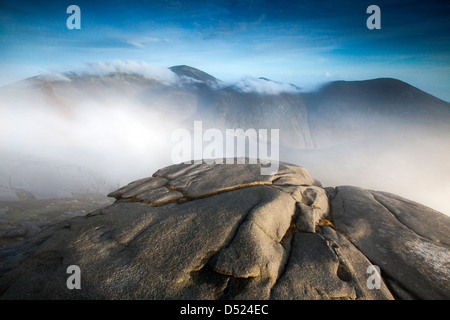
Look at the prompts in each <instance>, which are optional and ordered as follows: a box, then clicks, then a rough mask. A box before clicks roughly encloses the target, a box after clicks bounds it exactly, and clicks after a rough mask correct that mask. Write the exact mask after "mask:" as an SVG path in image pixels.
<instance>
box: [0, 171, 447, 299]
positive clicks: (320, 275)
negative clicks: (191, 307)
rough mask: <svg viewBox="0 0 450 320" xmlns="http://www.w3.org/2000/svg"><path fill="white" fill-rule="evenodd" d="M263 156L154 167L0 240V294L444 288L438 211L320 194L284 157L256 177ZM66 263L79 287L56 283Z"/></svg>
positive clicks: (121, 295) (165, 295) (219, 294)
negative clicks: (15, 238) (30, 230)
mask: <svg viewBox="0 0 450 320" xmlns="http://www.w3.org/2000/svg"><path fill="white" fill-rule="evenodd" d="M261 165H262V164H261V163H257V164H248V163H247V164H237V163H235V164H206V163H197V164H180V165H172V166H169V167H165V168H162V169H160V170H158V171H156V172H155V173H154V174H153V175H152V176H151V177H147V178H143V179H140V180H137V181H135V182H132V183H130V184H128V185H126V186H124V187H122V188H120V189H118V190H117V191H114V192H112V193H110V196H111V197H114V198H116V202H115V203H114V204H112V205H110V206H107V207H105V208H103V209H99V210H96V211H94V212H91V213H89V214H88V215H86V216H83V217H76V218H73V219H70V220H67V221H66V222H63V223H59V224H55V225H52V226H49V227H47V228H46V229H44V230H43V231H42V232H40V233H38V234H37V235H36V236H34V237H32V238H31V239H29V240H27V241H25V242H22V243H18V244H14V245H12V246H9V247H4V248H1V249H0V261H1V262H0V297H1V298H3V299H11V298H30V299H34V298H42V299H50V298H52V299H74V298H75V299H393V298H398V299H448V298H449V297H450V292H449V289H448V281H449V280H450V278H449V277H450V274H449V269H448V263H447V262H448V261H449V258H450V251H449V244H450V239H449V236H448V235H449V234H450V232H449V231H450V219H449V218H448V217H447V216H445V215H443V214H441V213H439V212H436V211H433V210H432V209H429V208H427V207H425V206H422V205H420V204H418V203H415V202H412V201H409V200H407V199H404V198H401V197H398V196H395V195H392V194H388V193H384V192H376V191H371V190H367V189H362V188H358V187H351V186H342V187H336V188H326V189H324V188H322V186H321V184H320V182H318V181H317V180H314V179H313V178H312V177H311V175H310V174H309V173H308V171H307V170H306V169H305V168H302V167H299V166H296V165H292V164H288V163H285V162H281V163H279V170H278V172H277V173H275V174H273V175H266V176H263V175H261V174H260V169H261ZM70 265H76V266H78V267H79V268H80V270H81V288H82V289H81V290H68V289H67V286H66V281H67V278H68V276H69V275H68V274H67V273H66V270H67V267H69V266H70ZM373 265H376V266H377V267H379V270H380V273H381V276H380V277H375V278H374V274H373V273H372V272H371V271H370V270H372V269H371V268H373V267H372V266H373ZM376 275H377V274H375V276H376Z"/></svg>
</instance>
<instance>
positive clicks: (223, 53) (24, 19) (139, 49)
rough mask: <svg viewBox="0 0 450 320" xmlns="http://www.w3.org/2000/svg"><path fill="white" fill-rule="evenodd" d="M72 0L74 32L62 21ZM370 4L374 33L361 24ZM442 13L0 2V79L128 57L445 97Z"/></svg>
mask: <svg viewBox="0 0 450 320" xmlns="http://www.w3.org/2000/svg"><path fill="white" fill-rule="evenodd" d="M71 4H76V5H78V6H79V7H80V8H81V30H69V29H67V27H66V20H67V18H68V17H69V14H67V13H66V8H67V7H68V6H69V5H71ZM371 4H376V5H378V6H379V7H380V8H381V30H369V29H367V27H366V19H367V18H368V17H369V15H368V14H367V13H366V8H367V7H368V6H369V5H371ZM449 16H450V3H449V2H448V1H409V0H403V1H400V0H394V1H380V0H370V1H343V0H336V1H292V0H291V1H262V0H260V1H245V0H240V1H225V0H223V1H212V0H210V1H189V0H186V1H182V0H180V1H151V0H148V1H136V0H135V1H122V0H111V1H107V2H103V1H79V0H71V1H48V0H41V1H17V0H15V1H9V0H8V1H5V0H0V85H5V84H8V83H11V82H13V81H17V80H20V79H22V78H26V77H29V76H33V75H37V74H41V73H46V72H55V71H69V70H73V69H77V68H80V67H83V66H85V65H86V64H87V63H95V62H99V61H112V60H135V61H143V62H146V63H148V64H154V65H157V66H163V67H170V66H173V65H178V64H187V65H191V66H193V67H197V68H199V69H202V70H203V71H206V72H208V73H210V74H212V75H214V76H216V77H218V78H220V79H222V80H225V81H236V80H238V79H240V78H242V77H245V76H257V77H259V76H264V77H267V78H271V79H273V80H277V81H282V82H290V83H294V84H296V85H299V86H301V87H305V88H308V87H311V86H312V85H315V84H318V83H322V82H325V81H331V80H340V79H343V80H363V79H371V78H377V77H394V78H398V79H401V80H403V81H406V82H408V83H411V84H412V85H415V86H417V87H419V88H421V89H423V90H425V91H427V92H429V93H432V94H434V95H436V96H438V97H439V98H442V99H444V100H447V101H450V22H449V21H450V19H448V17H449Z"/></svg>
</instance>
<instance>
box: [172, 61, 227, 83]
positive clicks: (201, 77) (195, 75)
mask: <svg viewBox="0 0 450 320" xmlns="http://www.w3.org/2000/svg"><path fill="white" fill-rule="evenodd" d="M169 70H171V71H172V72H174V73H175V74H177V75H178V76H180V77H183V76H184V77H189V78H192V79H194V80H197V81H200V82H204V83H206V84H212V85H218V84H219V82H220V81H219V80H218V79H217V78H215V77H213V76H212V75H210V74H208V73H206V72H203V71H201V70H199V69H196V68H193V67H190V66H187V65H179V66H173V67H170V68H169Z"/></svg>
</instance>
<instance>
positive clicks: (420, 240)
mask: <svg viewBox="0 0 450 320" xmlns="http://www.w3.org/2000/svg"><path fill="white" fill-rule="evenodd" d="M336 190H337V194H336V196H335V197H334V199H333V200H332V202H331V205H332V210H333V219H334V225H335V227H336V228H337V229H338V230H340V231H341V232H342V233H343V234H345V235H346V236H347V237H348V239H349V240H350V241H351V242H352V243H353V244H354V245H355V246H356V247H357V248H358V249H359V250H360V251H361V252H363V253H364V255H365V256H366V257H367V258H368V259H369V260H370V261H372V263H374V264H376V265H378V266H379V267H380V268H381V270H382V271H383V272H384V274H385V276H386V277H387V278H391V279H393V280H394V281H395V282H396V283H397V284H398V285H399V286H400V287H401V288H403V290H404V291H406V292H407V293H408V294H410V295H412V296H414V297H417V298H421V299H448V298H449V297H450V292H449V286H448V284H449V281H450V265H449V261H450V251H449V247H448V235H449V233H448V230H449V228H450V218H449V217H448V216H445V215H443V214H441V213H439V212H436V211H434V210H432V209H429V208H427V207H425V206H422V205H420V204H418V203H415V202H412V201H409V200H406V199H403V198H401V197H398V196H394V195H389V194H387V193H381V192H375V191H369V190H365V189H361V188H357V187H350V186H342V187H337V188H336Z"/></svg>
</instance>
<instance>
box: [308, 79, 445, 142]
mask: <svg viewBox="0 0 450 320" xmlns="http://www.w3.org/2000/svg"><path fill="white" fill-rule="evenodd" d="M303 98H304V101H305V104H306V105H307V107H308V113H309V115H310V118H309V119H310V126H311V131H312V133H311V134H312V136H314V138H315V142H316V143H317V145H319V146H322V147H323V146H328V145H332V144H336V143H339V142H341V141H339V140H338V141H336V139H337V138H340V139H342V140H353V139H355V138H356V139H360V138H361V137H367V136H374V135H380V134H383V132H384V131H385V130H386V129H388V130H390V131H393V132H395V131H397V132H398V131H400V130H406V131H408V132H405V134H414V132H420V131H421V130H425V131H429V130H430V129H432V130H434V132H436V133H439V132H445V133H446V134H448V124H449V123H450V104H449V103H448V102H445V101H443V100H440V99H438V98H436V97H434V96H432V95H430V94H428V93H426V92H424V91H422V90H420V89H417V88H415V87H413V86H411V85H409V84H407V83H405V82H403V81H400V80H397V79H390V78H382V79H373V80H365V81H336V82H332V83H329V84H326V85H324V86H323V87H322V88H321V89H319V90H318V91H317V92H313V93H307V94H304V95H303ZM381 127H383V128H384V130H380V128H381Z"/></svg>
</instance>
